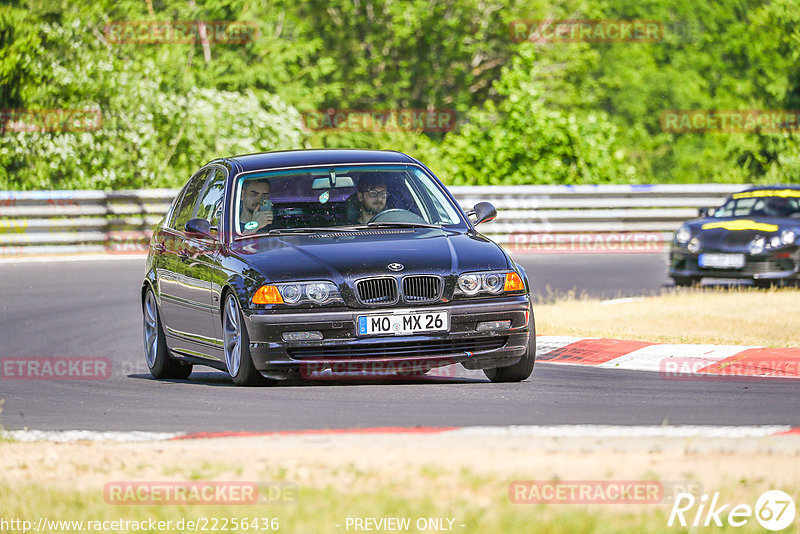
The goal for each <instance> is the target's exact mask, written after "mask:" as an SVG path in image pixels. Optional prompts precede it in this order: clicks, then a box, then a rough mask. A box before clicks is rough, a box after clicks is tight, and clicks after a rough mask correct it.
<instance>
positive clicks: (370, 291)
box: [356, 278, 397, 304]
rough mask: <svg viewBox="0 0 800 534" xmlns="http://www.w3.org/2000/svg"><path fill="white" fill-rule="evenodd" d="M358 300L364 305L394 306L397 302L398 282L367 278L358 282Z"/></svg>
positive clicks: (391, 279)
mask: <svg viewBox="0 0 800 534" xmlns="http://www.w3.org/2000/svg"><path fill="white" fill-rule="evenodd" d="M356 293H357V295H358V300H360V301H361V302H362V303H363V304H394V303H395V302H397V280H395V279H394V278H366V279H364V280H359V281H358V282H356Z"/></svg>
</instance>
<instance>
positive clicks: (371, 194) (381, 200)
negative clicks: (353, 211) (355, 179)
mask: <svg viewBox="0 0 800 534" xmlns="http://www.w3.org/2000/svg"><path fill="white" fill-rule="evenodd" d="M388 194H389V193H388V192H387V191H386V186H385V185H376V186H375V187H373V188H372V189H370V190H369V191H364V192H363V193H359V194H358V200H360V201H361V205H362V206H364V211H365V212H366V213H369V214H371V215H374V214H376V213H380V212H382V211H383V210H384V209H385V208H386V197H387V196H388Z"/></svg>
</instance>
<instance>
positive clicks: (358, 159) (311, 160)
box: [214, 149, 419, 172]
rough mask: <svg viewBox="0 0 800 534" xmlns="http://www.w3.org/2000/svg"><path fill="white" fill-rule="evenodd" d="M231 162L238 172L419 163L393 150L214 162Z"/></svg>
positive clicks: (308, 152) (317, 151)
mask: <svg viewBox="0 0 800 534" xmlns="http://www.w3.org/2000/svg"><path fill="white" fill-rule="evenodd" d="M214 161H216V162H223V161H227V162H231V163H233V164H234V165H235V166H236V167H238V168H239V169H240V170H241V172H248V171H255V170H261V169H279V168H283V167H299V166H304V165H341V164H348V163H354V164H356V163H419V162H418V161H417V160H415V159H414V158H412V157H411V156H407V155H406V154H403V153H402V152H397V151H394V150H360V149H311V150H281V151H276V152H260V153H256V154H243V155H240V156H232V157H228V158H221V159H219V160H214Z"/></svg>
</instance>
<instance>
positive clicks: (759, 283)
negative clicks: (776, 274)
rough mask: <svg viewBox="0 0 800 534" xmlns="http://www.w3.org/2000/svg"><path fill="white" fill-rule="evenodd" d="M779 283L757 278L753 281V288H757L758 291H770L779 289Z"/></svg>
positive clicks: (778, 281)
mask: <svg viewBox="0 0 800 534" xmlns="http://www.w3.org/2000/svg"><path fill="white" fill-rule="evenodd" d="M780 286H781V282H780V280H764V279H762V278H757V279H755V280H753V287H757V288H758V289H772V288H773V287H780Z"/></svg>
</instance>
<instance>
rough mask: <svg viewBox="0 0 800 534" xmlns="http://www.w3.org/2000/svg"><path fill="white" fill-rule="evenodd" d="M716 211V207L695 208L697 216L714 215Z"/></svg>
mask: <svg viewBox="0 0 800 534" xmlns="http://www.w3.org/2000/svg"><path fill="white" fill-rule="evenodd" d="M715 211H717V208H698V209H697V216H698V217H701V218H702V217H711V216H712V215H714V212H715Z"/></svg>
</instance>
